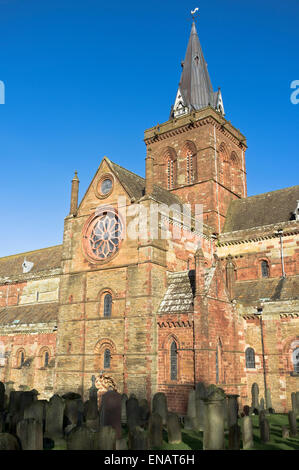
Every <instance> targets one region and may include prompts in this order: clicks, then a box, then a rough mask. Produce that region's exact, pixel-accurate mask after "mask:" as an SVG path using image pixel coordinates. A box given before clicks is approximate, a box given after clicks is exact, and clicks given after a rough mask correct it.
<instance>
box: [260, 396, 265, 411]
mask: <svg viewBox="0 0 299 470" xmlns="http://www.w3.org/2000/svg"><path fill="white" fill-rule="evenodd" d="M259 410H260V411H264V410H265V400H264V399H263V398H261V401H260V406H259Z"/></svg>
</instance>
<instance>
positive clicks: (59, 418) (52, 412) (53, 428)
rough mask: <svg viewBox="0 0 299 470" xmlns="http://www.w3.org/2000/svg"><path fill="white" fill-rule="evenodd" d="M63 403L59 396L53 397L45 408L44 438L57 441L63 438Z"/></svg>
mask: <svg viewBox="0 0 299 470" xmlns="http://www.w3.org/2000/svg"><path fill="white" fill-rule="evenodd" d="M64 408H65V401H64V399H63V398H61V397H60V396H59V395H53V396H52V398H51V399H50V401H49V403H47V407H46V429H45V434H46V437H50V438H52V439H54V441H55V438H56V439H59V438H62V437H63V415H64Z"/></svg>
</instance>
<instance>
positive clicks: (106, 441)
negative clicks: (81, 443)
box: [96, 426, 116, 450]
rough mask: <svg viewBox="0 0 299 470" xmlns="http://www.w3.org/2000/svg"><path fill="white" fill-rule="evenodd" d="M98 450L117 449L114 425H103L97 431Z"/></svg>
mask: <svg viewBox="0 0 299 470" xmlns="http://www.w3.org/2000/svg"><path fill="white" fill-rule="evenodd" d="M97 435H98V437H97V446H96V450H115V448H116V431H115V428H114V427H112V426H103V427H101V428H100V430H99V432H97Z"/></svg>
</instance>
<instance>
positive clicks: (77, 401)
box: [64, 394, 83, 432]
mask: <svg viewBox="0 0 299 470" xmlns="http://www.w3.org/2000/svg"><path fill="white" fill-rule="evenodd" d="M67 395H68V394H66V395H64V397H65V396H67ZM74 395H77V396H79V398H64V400H65V408H64V428H65V429H66V428H67V432H69V431H70V429H72V428H74V427H76V426H80V425H81V424H82V416H83V402H82V399H81V397H80V395H78V394H74ZM69 397H70V395H69Z"/></svg>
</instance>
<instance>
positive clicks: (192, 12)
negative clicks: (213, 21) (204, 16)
mask: <svg viewBox="0 0 299 470" xmlns="http://www.w3.org/2000/svg"><path fill="white" fill-rule="evenodd" d="M197 11H199V9H198V8H194V10H191V15H192V18H193V20H194V19H195V15H196V12H197ZM198 15H199V13H198V14H197V16H198Z"/></svg>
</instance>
